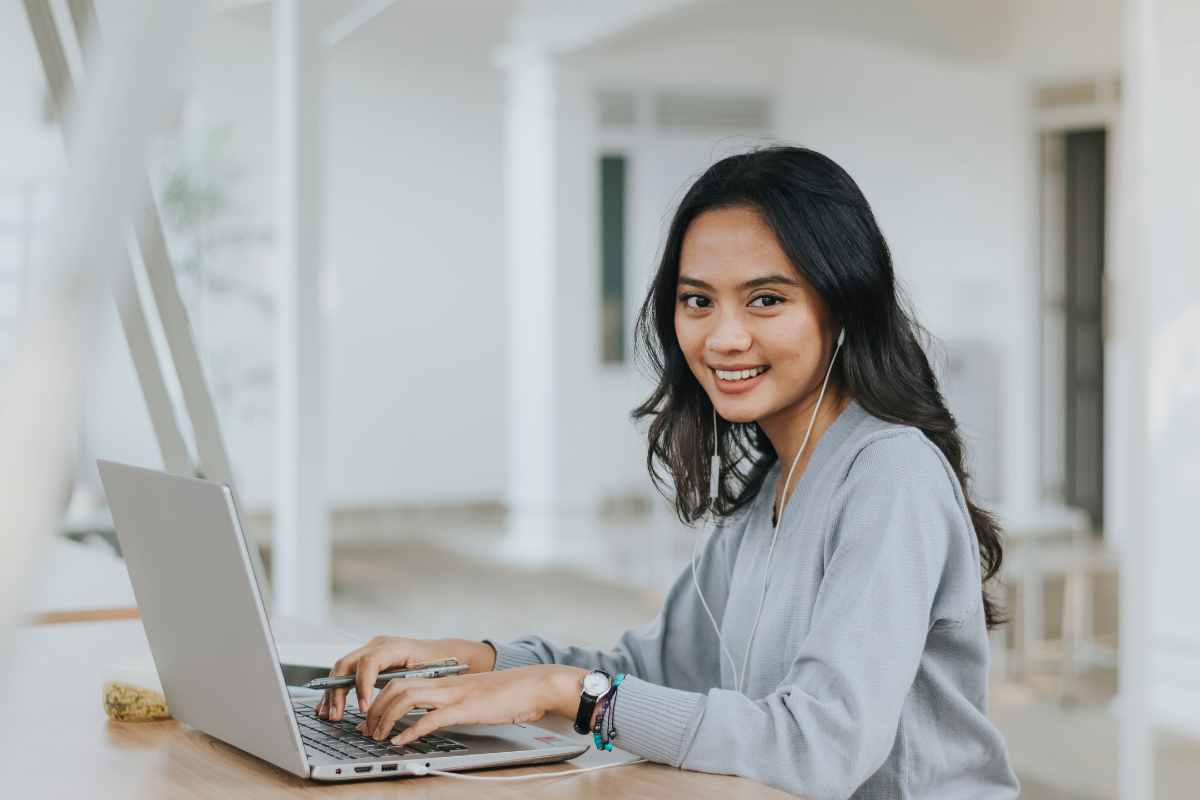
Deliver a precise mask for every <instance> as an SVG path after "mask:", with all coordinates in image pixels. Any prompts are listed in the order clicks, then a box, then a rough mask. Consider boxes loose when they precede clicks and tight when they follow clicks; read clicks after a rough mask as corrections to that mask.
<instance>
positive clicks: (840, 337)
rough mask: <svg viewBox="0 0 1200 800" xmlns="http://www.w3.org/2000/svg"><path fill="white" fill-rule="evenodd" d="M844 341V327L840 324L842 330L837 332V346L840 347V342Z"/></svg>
mask: <svg viewBox="0 0 1200 800" xmlns="http://www.w3.org/2000/svg"><path fill="white" fill-rule="evenodd" d="M845 341H846V328H845V326H842V332H841V333H839V334H838V347H841V346H842V343H843V342H845Z"/></svg>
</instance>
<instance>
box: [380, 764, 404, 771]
mask: <svg viewBox="0 0 1200 800" xmlns="http://www.w3.org/2000/svg"><path fill="white" fill-rule="evenodd" d="M398 769H400V765H399V764H384V765H383V766H382V767H380V768H379V771H380V772H395V771H396V770H398Z"/></svg>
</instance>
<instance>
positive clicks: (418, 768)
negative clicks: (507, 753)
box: [404, 758, 646, 781]
mask: <svg viewBox="0 0 1200 800" xmlns="http://www.w3.org/2000/svg"><path fill="white" fill-rule="evenodd" d="M644 763H646V759H644V758H638V759H635V760H633V761H622V762H621V763H619V764H601V765H600V766H598V767H584V768H583V769H572V770H567V771H566V772H535V773H533V774H531V775H464V774H462V773H461V772H447V771H446V770H443V769H433V768H432V767H427V766H425V765H424V764H420V763H412V764H408V765H407V766H405V768H404V771H405V772H408V773H410V774H412V775H441V776H443V777H446V778H462V779H463V780H464V781H527V780H529V779H530V778H566V777H569V776H571V775H578V774H579V773H581V772H595V771H596V770H598V769H611V768H612V767H627V766H629V765H630V764H644Z"/></svg>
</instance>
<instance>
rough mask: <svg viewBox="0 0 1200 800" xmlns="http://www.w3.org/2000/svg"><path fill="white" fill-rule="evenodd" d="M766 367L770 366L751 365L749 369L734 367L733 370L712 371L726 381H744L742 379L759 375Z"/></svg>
mask: <svg viewBox="0 0 1200 800" xmlns="http://www.w3.org/2000/svg"><path fill="white" fill-rule="evenodd" d="M768 369H770V367H753V368H751V369H734V370H725V369H714V370H713V372H714V373H716V376H717V377H718V378H720V379H721V380H723V381H728V382H729V383H736V382H737V381H744V380H749V379H750V378H757V377H758V376H759V375H761V374H763V373H764V372H766V371H767V370H768Z"/></svg>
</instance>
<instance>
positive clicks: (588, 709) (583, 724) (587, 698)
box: [575, 694, 600, 736]
mask: <svg viewBox="0 0 1200 800" xmlns="http://www.w3.org/2000/svg"><path fill="white" fill-rule="evenodd" d="M599 699H600V698H598V697H592V696H591V695H590V694H581V695H580V696H579V713H578V714H576V715H575V732H576V733H578V734H582V735H584V736H587V735H588V734H589V733H591V732H592V726H591V722H592V712H594V711H595V710H596V701H597V700H599Z"/></svg>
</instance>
